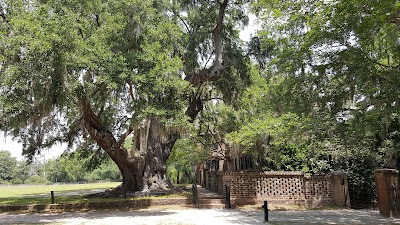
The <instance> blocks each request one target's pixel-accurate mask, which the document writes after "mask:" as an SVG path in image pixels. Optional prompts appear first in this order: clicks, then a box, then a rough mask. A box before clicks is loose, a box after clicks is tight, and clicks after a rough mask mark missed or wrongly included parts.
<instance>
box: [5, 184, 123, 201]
mask: <svg viewBox="0 0 400 225" xmlns="http://www.w3.org/2000/svg"><path fill="white" fill-rule="evenodd" d="M120 184H121V182H106V183H90V184H62V185H57V184H54V185H32V186H31V185H15V186H13V185H11V186H0V198H4V197H5V198H8V197H22V196H28V195H50V191H54V192H56V193H65V192H71V191H81V190H96V189H101V190H105V189H108V188H115V187H117V186H118V185H120Z"/></svg>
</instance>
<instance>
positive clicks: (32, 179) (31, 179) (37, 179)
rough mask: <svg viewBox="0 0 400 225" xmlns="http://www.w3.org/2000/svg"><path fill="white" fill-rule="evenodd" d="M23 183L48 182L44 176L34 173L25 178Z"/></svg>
mask: <svg viewBox="0 0 400 225" xmlns="http://www.w3.org/2000/svg"><path fill="white" fill-rule="evenodd" d="M24 183H25V184H50V182H49V181H48V180H46V178H44V177H41V176H38V175H34V176H31V177H29V178H28V179H26V180H25V182H24Z"/></svg>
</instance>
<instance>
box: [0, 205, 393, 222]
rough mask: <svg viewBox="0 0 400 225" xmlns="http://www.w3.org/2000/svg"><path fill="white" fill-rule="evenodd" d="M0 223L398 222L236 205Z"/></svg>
mask: <svg viewBox="0 0 400 225" xmlns="http://www.w3.org/2000/svg"><path fill="white" fill-rule="evenodd" d="M0 224H80V225H81V224H122V225H128V224H152V225H153V224H157V225H167V224H178V225H188V224H196V225H197V224H198V225H200V224H204V225H210V224H272V225H283V224H289V225H299V224H370V225H379V224H400V219H391V218H385V217H382V216H380V215H379V213H378V212H377V211H371V210H310V211H272V212H269V222H267V223H264V217H263V212H262V211H245V210H237V209H229V210H228V209H225V210H212V209H161V210H160V209H158V210H148V209H147V210H135V211H117V210H112V211H90V212H75V213H60V214H57V213H53V214H51V213H50V214H0Z"/></svg>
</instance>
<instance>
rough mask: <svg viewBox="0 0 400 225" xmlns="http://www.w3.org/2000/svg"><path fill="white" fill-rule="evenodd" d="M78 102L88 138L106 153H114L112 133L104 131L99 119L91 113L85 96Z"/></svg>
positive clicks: (114, 144)
mask: <svg viewBox="0 0 400 225" xmlns="http://www.w3.org/2000/svg"><path fill="white" fill-rule="evenodd" d="M80 102H81V107H82V111H83V122H84V126H85V128H86V130H87V131H88V132H89V134H90V136H91V137H92V138H93V139H94V140H95V141H96V143H97V144H98V145H99V146H100V147H101V148H103V149H104V150H106V151H107V152H109V153H110V152H112V151H114V150H115V146H117V145H116V143H117V142H116V140H115V138H114V136H113V135H112V133H111V132H110V131H109V130H107V129H106V127H105V126H104V125H103V122H102V121H101V119H100V118H99V117H98V116H97V115H96V114H95V113H94V112H93V109H92V107H91V106H90V103H89V101H88V99H87V98H86V96H84V97H81V100H80Z"/></svg>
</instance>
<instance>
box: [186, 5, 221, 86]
mask: <svg viewBox="0 0 400 225" xmlns="http://www.w3.org/2000/svg"><path fill="white" fill-rule="evenodd" d="M228 2H229V0H224V1H223V2H218V4H219V10H218V17H217V20H216V24H215V26H214V28H213V29H212V30H211V31H210V33H211V34H212V36H213V46H214V51H213V52H214V62H213V65H212V66H211V67H210V68H207V69H202V70H200V71H198V72H197V73H194V74H192V75H188V76H187V77H186V78H185V79H186V80H187V81H189V82H190V83H191V84H192V85H194V86H197V85H199V84H202V83H204V82H207V81H216V80H218V79H219V78H220V76H221V74H222V71H223V70H224V69H225V68H224V66H223V62H222V58H223V55H222V53H223V49H224V45H223V27H224V17H225V11H226V8H227V6H228Z"/></svg>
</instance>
